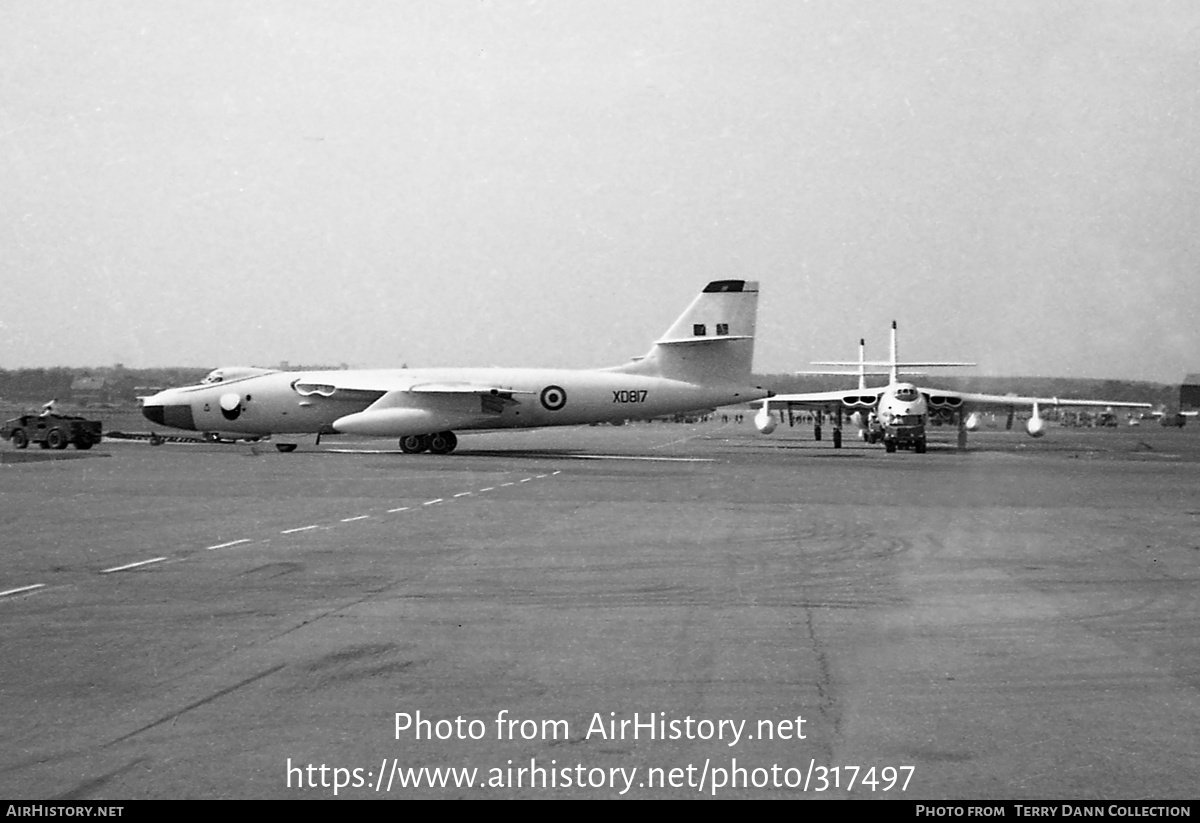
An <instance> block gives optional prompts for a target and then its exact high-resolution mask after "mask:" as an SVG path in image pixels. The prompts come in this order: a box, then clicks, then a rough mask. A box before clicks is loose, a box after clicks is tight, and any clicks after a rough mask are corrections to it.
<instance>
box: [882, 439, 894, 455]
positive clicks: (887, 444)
mask: <svg viewBox="0 0 1200 823" xmlns="http://www.w3.org/2000/svg"><path fill="white" fill-rule="evenodd" d="M883 449H884V451H886V452H887V453H888V454H895V453H896V441H895V440H884V441H883Z"/></svg>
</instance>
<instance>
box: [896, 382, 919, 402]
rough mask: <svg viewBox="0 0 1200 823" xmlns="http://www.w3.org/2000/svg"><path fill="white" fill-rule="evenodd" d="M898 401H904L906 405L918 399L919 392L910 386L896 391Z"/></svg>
mask: <svg viewBox="0 0 1200 823" xmlns="http://www.w3.org/2000/svg"><path fill="white" fill-rule="evenodd" d="M896 399H897V400H903V401H904V402H905V403H910V402H912V401H913V400H916V399H917V390H916V389H914V388H911V387H908V386H905V387H904V388H900V389H896Z"/></svg>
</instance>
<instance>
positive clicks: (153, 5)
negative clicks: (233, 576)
mask: <svg viewBox="0 0 1200 823" xmlns="http://www.w3.org/2000/svg"><path fill="white" fill-rule="evenodd" d="M1198 143H1200V3H1196V2H1194V0H1179V2H1151V0H1136V2H1134V1H1133V0H1131V1H1130V2H1096V1H1095V0H1081V2H1048V1H1047V0H1036V1H1035V2H1014V0H999V1H998V2H964V0H948V2H896V1H895V0H889V1H888V2H847V1H846V0H837V1H836V2H835V1H834V0H829V1H828V2H811V3H803V2H797V0H780V1H779V2H746V0H730V2H701V1H700V0H680V1H679V2H673V1H672V2H667V1H666V0H632V1H631V2H615V1H614V0H604V2H596V0H579V1H578V2H499V1H498V2H478V0H474V1H473V2H465V0H464V1H462V2H460V1H458V0H429V2H396V0H380V2H346V1H345V0H338V2H302V1H300V0H287V1H286V2H283V1H282V0H281V1H280V2H263V0H253V2H250V1H249V0H237V1H236V2H209V1H208V0H192V1H191V2H186V3H185V2H174V3H164V2H161V0H148V1H147V2H119V3H91V2H52V1H50V0H39V1H38V2H17V0H0V252H2V254H3V259H2V268H0V272H3V274H2V275H0V288H2V289H3V292H0V367H3V368H19V367H27V366H46V365H59V364H61V365H78V366H86V365H108V364H112V363H114V362H118V361H120V362H123V363H125V364H126V365H127V366H132V367H144V366H159V365H186V366H213V367H215V366H219V365H231V364H259V365H270V364H274V363H276V362H278V361H280V360H288V361H291V362H292V363H341V362H346V363H349V364H351V365H352V366H398V365H400V364H401V363H408V364H409V365H411V366H439V365H445V366H486V365H525V366H567V367H592V366H606V365H615V364H617V363H620V362H623V361H624V360H625V359H626V358H628V357H630V356H633V355H639V354H642V353H644V351H645V350H646V349H647V348H648V347H649V345H650V343H651V342H652V341H653V340H654V339H655V338H656V337H657V336H659V335H660V334H661V333H662V332H664V331H665V330H666V329H667V327H668V326H669V325H670V324H671V322H672V321H673V320H674V319H675V317H676V316H677V315H678V314H679V313H680V311H682V309H683V308H684V306H685V305H686V304H687V303H688V302H689V301H690V300H691V299H692V297H693V296H694V295H695V293H696V292H698V291H699V289H700V288H701V287H702V286H703V285H704V284H705V283H706V282H707V281H709V280H712V279H725V278H746V279H754V280H759V281H761V288H762V294H761V301H760V307H759V333H758V344H757V350H756V354H755V367H756V370H757V371H760V372H785V371H793V370H798V369H804V368H807V367H808V362H809V361H810V360H821V359H844V358H852V357H854V356H856V354H857V342H858V338H859V337H866V338H867V347H868V348H867V352H868V355H869V356H870V355H875V356H884V355H885V353H886V347H887V339H888V328H889V325H890V322H891V320H892V319H893V318H895V319H896V320H898V321H899V323H900V343H901V346H900V353H901V356H902V357H908V358H941V359H968V360H975V361H976V362H978V363H979V368H978V370H977V371H976V373H978V374H987V375H1052V376H1076V377H1114V378H1129V379H1149V380H1159V381H1163V382H1178V381H1179V380H1180V379H1181V378H1182V376H1183V374H1184V373H1185V372H1194V371H1200V278H1198V277H1197V273H1198V271H1200V242H1198V240H1197V237H1198V233H1200V160H1198V159H1197V158H1198V157H1200V146H1198V145H1197V144H1198Z"/></svg>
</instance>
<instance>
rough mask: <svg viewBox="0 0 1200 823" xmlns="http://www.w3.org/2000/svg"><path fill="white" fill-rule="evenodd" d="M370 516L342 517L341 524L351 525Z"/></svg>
mask: <svg viewBox="0 0 1200 823" xmlns="http://www.w3.org/2000/svg"><path fill="white" fill-rule="evenodd" d="M370 516H371V515H369V514H360V515H359V516H358V517H343V518H342V522H343V523H353V522H354V521H355V520H366V519H367V518H368V517H370Z"/></svg>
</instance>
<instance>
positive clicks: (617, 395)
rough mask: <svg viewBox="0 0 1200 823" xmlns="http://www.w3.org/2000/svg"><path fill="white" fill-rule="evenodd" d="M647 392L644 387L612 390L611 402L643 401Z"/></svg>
mask: <svg viewBox="0 0 1200 823" xmlns="http://www.w3.org/2000/svg"><path fill="white" fill-rule="evenodd" d="M649 393H650V392H648V391H646V390H645V389H634V390H632V391H624V390H622V391H614V392H613V402H614V403H645V402H646V395H648V394H649Z"/></svg>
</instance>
